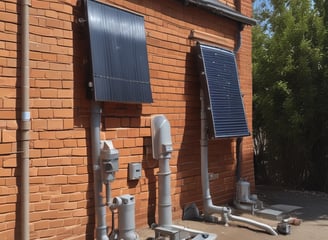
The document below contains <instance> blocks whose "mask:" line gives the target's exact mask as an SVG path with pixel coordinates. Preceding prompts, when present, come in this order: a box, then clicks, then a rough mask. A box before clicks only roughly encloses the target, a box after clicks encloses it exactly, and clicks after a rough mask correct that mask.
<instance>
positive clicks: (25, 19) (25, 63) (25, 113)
mask: <svg viewBox="0 0 328 240" xmlns="http://www.w3.org/2000/svg"><path fill="white" fill-rule="evenodd" d="M29 4H30V3H29V0H23V1H21V14H22V17H21V77H22V78H21V81H22V82H21V104H22V112H21V126H20V137H21V139H20V140H21V170H22V173H21V238H22V239H23V240H29V239H30V229H29V222H30V217H29V212H30V208H29V198H30V180H29V178H30V176H29V162H30V161H29V157H30V156H29V154H30V153H29V145H30V129H31V121H30V119H31V117H30V105H29V101H30V92H29V91H30V79H29V75H30V71H29V68H30V66H29V51H30V49H29Z"/></svg>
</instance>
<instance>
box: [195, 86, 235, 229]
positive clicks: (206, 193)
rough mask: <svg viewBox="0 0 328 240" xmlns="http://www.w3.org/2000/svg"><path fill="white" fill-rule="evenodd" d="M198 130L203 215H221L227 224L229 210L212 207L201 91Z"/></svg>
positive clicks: (204, 115)
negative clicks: (199, 135)
mask: <svg viewBox="0 0 328 240" xmlns="http://www.w3.org/2000/svg"><path fill="white" fill-rule="evenodd" d="M200 103H201V111H200V121H201V122H200V125H201V127H200V129H201V139H200V154H201V181H202V191H203V207H204V213H205V215H207V216H209V215H211V214H213V213H221V218H222V221H223V222H224V223H225V224H227V223H228V218H227V213H228V212H229V209H228V208H226V207H220V206H215V205H213V202H212V197H211V193H210V186H209V176H208V159H207V156H208V140H207V134H206V133H207V120H206V112H205V101H204V93H203V90H202V89H201V90H200Z"/></svg>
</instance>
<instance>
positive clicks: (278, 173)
mask: <svg viewBox="0 0 328 240" xmlns="http://www.w3.org/2000/svg"><path fill="white" fill-rule="evenodd" d="M266 2H267V1H266ZM326 11H327V13H328V1H324V0H318V1H311V0H271V2H269V3H267V4H263V5H262V6H261V7H260V8H257V9H255V11H254V14H255V18H256V19H257V20H258V22H259V24H258V25H257V26H255V27H253V82H254V84H253V86H254V98H253V107H254V133H253V135H254V144H255V166H256V171H257V176H258V177H259V180H261V179H262V180H267V181H270V182H272V183H279V184H286V185H292V186H298V187H305V188H309V189H316V190H324V191H328V55H327V50H328V34H327V29H326V28H327V27H326V26H328V17H327V16H328V15H327V13H326Z"/></svg>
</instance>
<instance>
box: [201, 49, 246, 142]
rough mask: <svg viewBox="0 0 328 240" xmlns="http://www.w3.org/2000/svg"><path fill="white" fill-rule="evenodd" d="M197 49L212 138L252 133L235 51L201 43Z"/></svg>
mask: <svg viewBox="0 0 328 240" xmlns="http://www.w3.org/2000/svg"><path fill="white" fill-rule="evenodd" d="M198 48H199V53H200V55H201V58H200V60H201V61H200V66H201V71H202V72H203V73H204V74H203V77H202V80H201V83H202V88H203V90H204V92H205V102H206V104H207V106H208V114H207V116H208V122H209V130H210V131H209V135H210V137H212V138H231V137H242V136H249V135H250V133H249V131H248V127H247V121H246V116H245V110H244V104H243V100H242V96H241V92H240V87H239V79H238V71H237V65H236V60H235V56H234V53H232V52H230V51H227V50H224V49H220V48H216V47H212V46H207V45H202V44H199V45H198Z"/></svg>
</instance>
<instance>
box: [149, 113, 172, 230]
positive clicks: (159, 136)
mask: <svg viewBox="0 0 328 240" xmlns="http://www.w3.org/2000/svg"><path fill="white" fill-rule="evenodd" d="M151 124H152V128H151V129H152V136H153V137H152V146H153V157H154V159H157V160H159V161H158V162H159V172H158V173H157V174H158V225H159V226H160V227H167V226H171V225H172V203H171V171H170V164H169V160H170V158H171V153H172V140H171V127H170V124H169V122H168V120H167V119H166V118H165V117H164V116H163V115H155V116H153V117H152V121H151Z"/></svg>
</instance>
